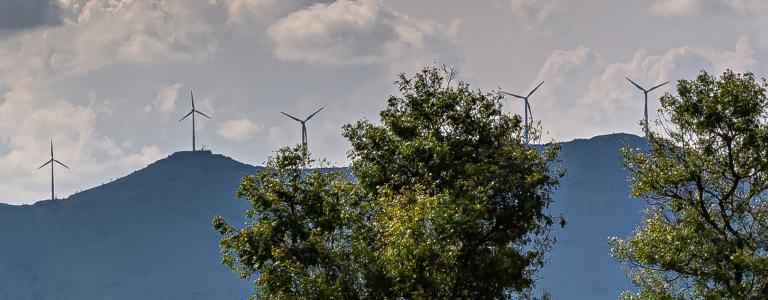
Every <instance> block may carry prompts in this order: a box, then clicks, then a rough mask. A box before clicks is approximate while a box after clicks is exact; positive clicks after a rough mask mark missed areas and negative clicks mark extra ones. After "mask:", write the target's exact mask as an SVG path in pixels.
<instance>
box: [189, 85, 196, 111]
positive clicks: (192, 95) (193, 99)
mask: <svg viewBox="0 0 768 300" xmlns="http://www.w3.org/2000/svg"><path fill="white" fill-rule="evenodd" d="M189 99H190V100H192V109H193V110H194V109H195V94H192V90H189Z"/></svg>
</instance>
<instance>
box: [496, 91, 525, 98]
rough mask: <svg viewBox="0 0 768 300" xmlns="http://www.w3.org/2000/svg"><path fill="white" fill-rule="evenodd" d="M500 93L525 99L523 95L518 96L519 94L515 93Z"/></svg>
mask: <svg viewBox="0 0 768 300" xmlns="http://www.w3.org/2000/svg"><path fill="white" fill-rule="evenodd" d="M501 93H502V94H505V95H509V96H512V97H515V98H520V99H525V97H523V96H520V95H515V94H512V93H507V92H501Z"/></svg>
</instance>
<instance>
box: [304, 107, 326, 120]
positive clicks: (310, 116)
mask: <svg viewBox="0 0 768 300" xmlns="http://www.w3.org/2000/svg"><path fill="white" fill-rule="evenodd" d="M323 108H325V107H321V108H320V109H318V110H317V111H316V112H313V113H312V114H311V115H309V117H307V119H306V120H304V122H306V121H309V119H312V117H314V116H315V115H316V114H317V113H319V112H320V111H321V110H323Z"/></svg>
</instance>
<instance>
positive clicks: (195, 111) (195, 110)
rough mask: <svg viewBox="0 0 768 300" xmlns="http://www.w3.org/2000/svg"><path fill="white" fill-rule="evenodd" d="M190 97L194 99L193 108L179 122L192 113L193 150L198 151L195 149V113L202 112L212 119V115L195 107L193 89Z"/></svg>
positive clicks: (193, 101) (193, 100) (204, 115)
mask: <svg viewBox="0 0 768 300" xmlns="http://www.w3.org/2000/svg"><path fill="white" fill-rule="evenodd" d="M189 97H190V99H191V100H192V110H190V111H189V113H187V114H186V115H184V117H183V118H181V119H180V120H179V122H181V121H183V120H184V119H186V118H187V117H189V116H190V115H191V116H192V151H197V150H195V114H200V115H202V116H203V117H206V118H208V119H210V118H211V117H209V116H207V115H206V114H204V113H202V112H200V111H199V110H197V109H195V95H194V94H192V91H189Z"/></svg>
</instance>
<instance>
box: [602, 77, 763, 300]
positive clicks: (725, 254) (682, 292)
mask: <svg viewBox="0 0 768 300" xmlns="http://www.w3.org/2000/svg"><path fill="white" fill-rule="evenodd" d="M765 88H766V82H765V80H762V81H758V80H756V79H755V78H754V75H752V74H751V73H745V74H737V73H733V72H731V71H728V72H725V73H724V74H723V75H722V76H721V77H719V78H716V77H715V76H713V75H710V74H707V73H706V72H702V73H701V74H700V75H699V76H698V77H697V78H696V79H695V80H680V81H679V82H678V84H677V95H672V94H666V95H664V96H663V97H662V98H661V104H662V109H661V111H662V115H663V116H664V120H665V122H664V123H663V124H662V125H664V129H665V131H664V132H662V133H654V134H651V135H650V136H649V146H650V148H649V150H648V151H643V150H640V149H624V156H625V161H626V165H627V167H628V169H629V171H630V172H631V175H632V176H631V190H632V194H633V196H637V197H641V198H642V199H643V200H644V201H645V202H646V210H645V215H646V216H645V221H644V223H643V224H642V225H641V226H640V227H638V228H637V230H636V232H635V233H634V235H632V236H630V237H629V238H627V239H625V240H622V239H618V238H612V239H611V243H612V245H613V249H612V251H613V255H614V256H615V257H616V258H617V259H618V260H619V261H621V262H623V263H624V264H626V266H627V267H628V269H629V271H630V274H631V275H632V277H633V281H634V283H635V284H636V285H637V286H638V287H639V291H638V292H637V293H630V292H625V293H624V296H625V297H626V298H642V299H688V298H693V299H701V298H706V299H765V298H766V297H768V252H767V251H768V248H767V246H768V244H767V243H766V242H767V239H768V201H767V199H768V198H766V196H768V194H766V189H768V123H766V120H767V119H766V117H768V111H766V105H768V99H767V98H766V94H765Z"/></svg>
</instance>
